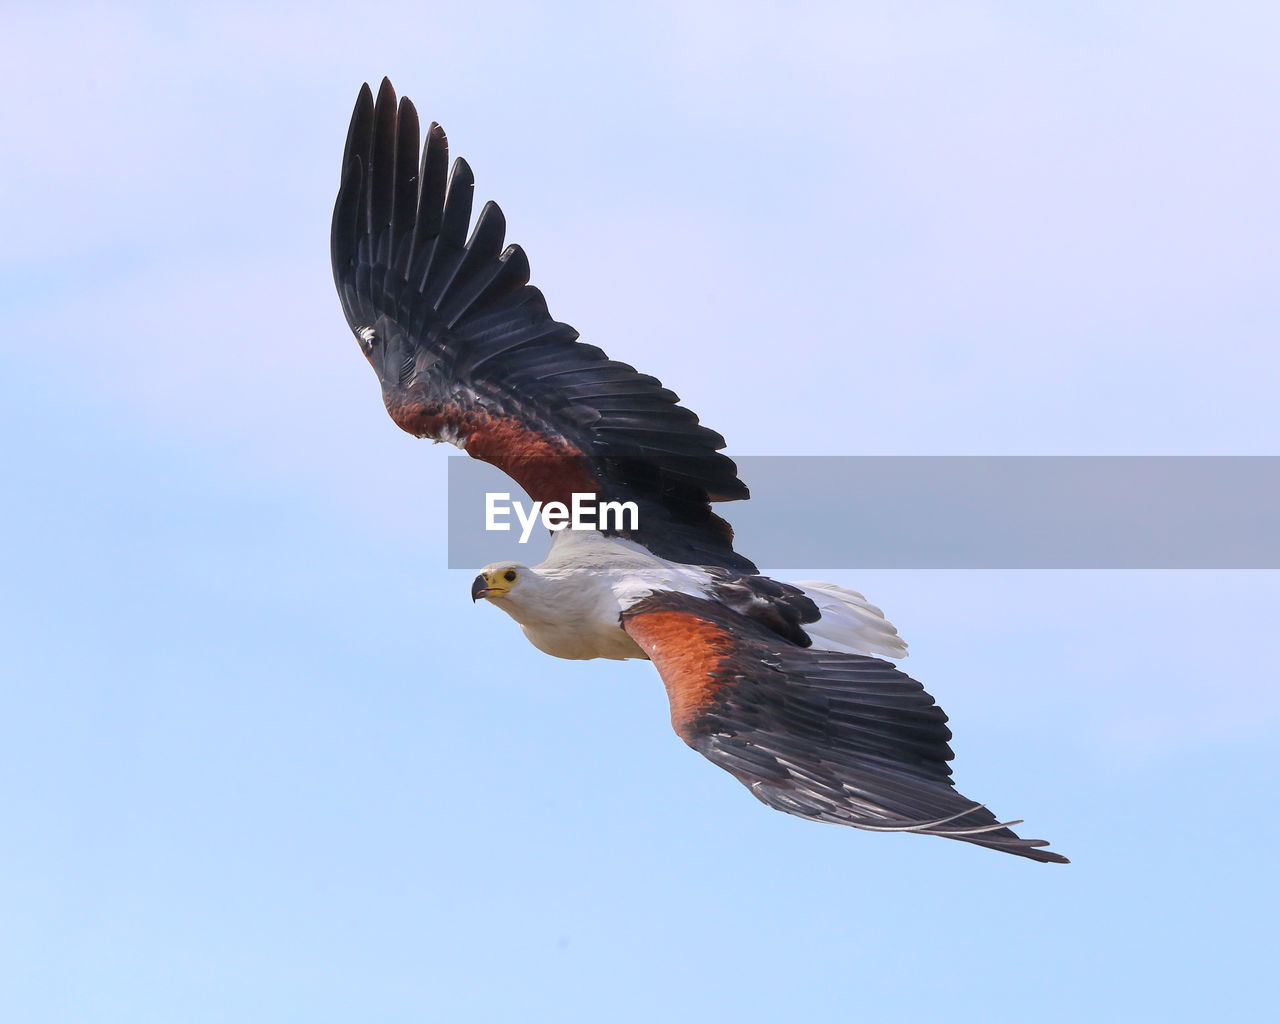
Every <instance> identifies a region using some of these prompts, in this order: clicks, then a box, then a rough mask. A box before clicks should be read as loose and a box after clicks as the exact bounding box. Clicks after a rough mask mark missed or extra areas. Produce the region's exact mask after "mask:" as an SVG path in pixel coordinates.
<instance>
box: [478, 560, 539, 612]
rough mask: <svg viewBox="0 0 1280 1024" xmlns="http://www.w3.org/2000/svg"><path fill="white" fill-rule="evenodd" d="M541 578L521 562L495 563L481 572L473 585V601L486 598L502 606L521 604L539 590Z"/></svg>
mask: <svg viewBox="0 0 1280 1024" xmlns="http://www.w3.org/2000/svg"><path fill="white" fill-rule="evenodd" d="M541 581H542V579H541V577H540V576H539V575H538V573H537V572H535V571H534V570H533V569H530V568H529V567H528V566H527V565H521V564H520V563H519V562H493V563H491V564H490V565H486V566H485V567H484V568H483V569H481V570H480V575H479V576H477V577H476V578H475V579H474V580H473V581H472V583H471V600H472V601H478V600H479V599H480V598H482V597H483V598H484V599H485V600H486V601H492V602H493V603H495V604H498V605H499V606H501V605H502V604H504V603H507V602H510V603H511V604H513V605H518V604H520V603H521V601H522V599H527V598H529V597H531V596H532V595H533V593H534V592H535V591H536V590H537V589H538V584H539V583H540V582H541Z"/></svg>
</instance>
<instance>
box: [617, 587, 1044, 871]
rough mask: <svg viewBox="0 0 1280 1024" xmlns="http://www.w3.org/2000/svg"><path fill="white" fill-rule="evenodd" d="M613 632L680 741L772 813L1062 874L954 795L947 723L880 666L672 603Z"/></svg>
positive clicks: (730, 616) (678, 598)
mask: <svg viewBox="0 0 1280 1024" xmlns="http://www.w3.org/2000/svg"><path fill="white" fill-rule="evenodd" d="M622 625H623V628H624V629H625V630H626V631H627V633H628V634H630V635H631V637H632V638H633V639H634V640H635V641H636V643H637V644H639V645H640V647H641V649H643V650H644V652H645V653H646V654H647V655H648V656H649V658H650V660H652V661H653V663H654V665H655V666H656V668H657V669H658V673H659V674H660V675H661V676H662V681H663V683H665V684H666V688H667V695H668V697H669V699H670V702H671V722H672V725H673V726H674V727H675V730H676V732H677V733H678V734H679V736H680V737H681V739H683V740H684V741H685V742H686V743H687V744H689V746H691V747H692V748H693V749H694V750H696V751H698V752H699V753H700V754H702V755H704V756H705V757H707V758H708V759H710V760H711V761H712V762H714V763H715V764H717V765H719V766H720V767H721V768H723V769H725V770H726V771H727V772H729V773H730V774H731V775H733V776H735V777H736V778H737V779H738V780H739V781H740V782H742V783H743V784H744V785H745V786H746V787H747V788H748V789H750V790H751V792H752V793H753V794H754V795H755V796H756V797H757V798H758V799H760V800H761V801H763V802H764V803H766V804H768V805H769V806H770V807H774V808H777V809H778V810H780V811H786V812H787V813H788V814H795V815H798V816H800V817H802V818H810V819H812V820H814V821H826V822H833V823H836V824H840V825H851V826H853V827H854V828H860V829H867V830H870V831H879V832H918V833H922V834H925V835H934V836H945V837H946V838H948V839H959V840H962V841H964V842H968V843H975V844H977V845H978V846H985V847H987V848H989V849H992V850H1000V851H1003V852H1005V853H1013V854H1017V855H1018V856H1021V857H1029V858H1030V859H1032V860H1038V861H1044V862H1054V863H1066V862H1067V859H1066V858H1065V857H1063V856H1061V855H1060V854H1057V853H1053V852H1051V851H1048V850H1043V849H1040V847H1043V846H1047V845H1048V843H1047V842H1046V841H1044V840H1041V839H1022V838H1020V837H1019V836H1017V835H1016V834H1015V833H1014V832H1013V831H1012V830H1010V829H1009V828H1008V825H1010V824H1013V825H1016V824H1018V822H1008V823H1002V822H1000V821H998V820H997V819H996V818H995V816H994V815H992V813H991V812H990V811H988V810H987V809H986V808H985V807H984V806H983V805H981V804H976V803H974V802H973V801H972V800H969V799H967V798H965V797H963V796H961V795H960V794H959V793H957V792H956V790H955V788H954V786H953V784H952V782H951V768H950V766H949V765H948V764H947V762H948V761H949V760H950V759H951V756H952V754H951V748H950V746H948V741H949V740H950V739H951V730H950V729H948V728H947V725H946V721H947V716H946V715H945V714H944V713H943V711H942V709H941V708H939V707H938V706H937V705H936V704H935V703H934V702H933V698H932V697H931V696H930V695H929V694H927V693H926V692H925V691H924V687H922V686H921V685H920V684H919V683H918V682H916V681H915V680H914V679H912V678H911V677H910V676H907V675H905V674H904V673H902V672H900V671H898V669H896V668H895V667H894V666H893V665H890V664H889V663H888V662H885V661H881V660H879V659H878V658H869V657H864V656H862V655H856V654H836V653H829V652H826V651H817V650H812V649H805V648H801V647H797V646H795V645H794V644H791V643H788V642H787V641H786V640H784V639H782V638H780V637H778V636H777V635H775V634H773V633H771V632H769V631H768V630H767V629H765V628H764V627H762V626H760V625H759V624H757V623H755V622H753V621H751V620H750V619H747V618H745V617H744V616H742V615H739V614H738V613H736V612H734V611H732V610H730V609H727V608H725V607H723V606H722V605H719V604H717V603H716V602H714V601H708V600H703V599H700V598H695V597H689V596H687V595H684V594H675V593H670V592H659V593H654V594H651V595H650V596H648V597H645V598H643V599H641V600H640V601H639V602H637V603H636V604H634V605H632V606H631V607H630V608H628V609H627V610H626V612H624V613H623V622H622Z"/></svg>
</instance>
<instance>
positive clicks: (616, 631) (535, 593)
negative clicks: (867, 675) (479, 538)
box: [476, 530, 906, 661]
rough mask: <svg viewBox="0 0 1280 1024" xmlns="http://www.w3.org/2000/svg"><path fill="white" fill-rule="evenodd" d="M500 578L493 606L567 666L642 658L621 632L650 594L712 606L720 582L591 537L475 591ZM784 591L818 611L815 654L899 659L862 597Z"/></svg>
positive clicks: (571, 534)
mask: <svg viewBox="0 0 1280 1024" xmlns="http://www.w3.org/2000/svg"><path fill="white" fill-rule="evenodd" d="M507 571H513V572H516V573H517V579H518V581H519V585H518V586H513V587H511V588H510V589H507V590H504V591H503V592H502V597H501V599H500V600H495V601H494V603H495V604H496V605H497V606H498V607H499V608H501V609H502V610H503V611H504V612H506V613H507V614H508V615H510V616H511V617H512V618H513V619H515V620H516V622H518V623H519V624H520V628H521V629H522V630H523V631H524V635H525V636H526V637H528V638H529V642H530V643H532V644H533V646H534V647H536V648H538V650H540V651H542V652H544V653H545V654H550V655H551V656H552V657H556V658H567V659H570V660H583V659H591V658H607V659H612V660H617V661H621V660H624V659H627V658H648V655H647V654H645V652H644V651H643V650H642V649H641V647H640V645H639V644H637V643H636V642H635V640H634V639H632V637H631V635H630V634H629V633H627V631H626V630H625V629H623V628H622V625H621V623H622V619H623V616H624V615H625V614H626V613H627V612H628V611H629V610H630V609H631V608H632V607H633V606H635V605H636V604H638V603H639V602H640V601H642V600H644V599H645V598H647V597H649V596H651V595H653V594H662V593H674V594H683V595H685V596H688V597H694V598H699V599H709V600H715V599H716V597H717V590H718V587H720V586H721V584H722V582H723V581H722V580H720V579H717V574H716V573H714V572H713V571H711V570H709V569H707V568H705V567H702V566H696V565H686V564H683V563H680V562H672V561H669V560H667V559H665V558H660V557H658V556H657V555H655V554H653V553H652V552H651V551H649V550H648V549H647V548H645V547H643V546H641V545H640V544H637V543H635V542H634V541H631V540H627V539H626V538H623V537H606V536H604V535H602V534H600V533H598V532H596V531H594V530H581V531H577V530H564V531H561V532H559V533H557V534H555V535H554V538H553V539H552V542H551V550H550V551H549V552H548V553H547V558H546V560H545V561H543V562H542V563H540V564H538V565H535V566H532V567H527V566H522V565H518V564H513V563H509V562H502V563H495V564H493V565H488V566H485V567H484V569H482V570H481V573H480V576H479V577H477V579H476V586H477V589H484V590H491V589H492V588H491V587H490V586H489V584H490V583H498V584H500V585H501V584H502V583H503V582H504V581H503V580H502V579H501V577H502V574H503V573H504V572H507ZM482 581H483V582H484V583H485V584H486V585H485V586H484V587H483V588H481V587H480V586H479V585H480V583H481V582H482ZM769 582H774V581H769ZM791 586H795V587H797V588H799V589H800V590H801V591H803V592H804V594H805V595H806V596H807V597H809V598H810V599H815V603H817V604H818V609H819V612H820V613H821V614H820V617H819V618H817V619H815V620H814V621H813V622H812V623H809V624H807V632H808V633H809V634H810V639H811V641H812V642H811V646H812V648H813V649H814V650H824V651H833V652H843V653H851V654H871V655H880V656H881V657H891V658H902V657H906V644H905V643H903V642H902V641H901V639H900V638H899V637H898V631H897V630H896V629H894V628H893V626H892V624H890V623H889V622H888V621H887V620H886V619H885V618H884V614H883V613H882V612H881V611H880V609H879V608H877V607H875V606H874V605H872V604H870V603H868V602H867V600H866V599H865V598H864V597H863V596H862V595H861V594H859V593H857V592H856V591H852V590H844V589H843V588H840V587H836V586H834V585H833V584H830V583H819V582H811V583H810V582H806V583H800V584H791Z"/></svg>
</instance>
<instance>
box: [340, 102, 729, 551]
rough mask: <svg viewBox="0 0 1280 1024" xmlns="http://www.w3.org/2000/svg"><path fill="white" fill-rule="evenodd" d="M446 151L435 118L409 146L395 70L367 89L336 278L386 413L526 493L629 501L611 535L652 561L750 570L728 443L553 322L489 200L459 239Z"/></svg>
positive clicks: (463, 199) (349, 152) (466, 190)
mask: <svg viewBox="0 0 1280 1024" xmlns="http://www.w3.org/2000/svg"><path fill="white" fill-rule="evenodd" d="M419 156H421V160H419ZM448 160H449V152H448V143H447V141H446V140H445V135H444V131H443V130H442V129H441V128H440V126H439V125H437V124H434V123H433V124H432V125H431V127H430V128H429V129H428V131H427V135H426V143H425V145H424V146H423V148H422V150H421V154H420V153H419V130H418V115H417V113H416V112H415V110H414V108H413V104H411V103H410V102H409V101H408V100H407V99H402V100H400V101H399V103H398V104H397V101H396V94H395V91H394V90H393V89H392V88H391V84H390V83H389V82H388V81H386V80H385V79H384V80H383V82H382V87H381V89H380V90H379V92H378V98H377V101H376V102H375V101H374V98H373V94H372V92H371V91H370V89H369V87H368V86H367V85H366V86H364V87H363V88H362V89H361V91H360V95H359V98H358V100H357V101H356V107H355V112H354V113H353V114H352V117H351V127H350V129H349V131H348V134H347V145H346V151H345V153H344V155H343V160H342V184H341V187H340V189H339V192H338V199H337V203H336V205H335V207H334V211H333V232H332V242H331V248H332V257H333V274H334V280H335V282H336V284H337V287H338V295H339V297H340V298H341V300H342V308H343V311H344V312H345V313H346V316H347V322H348V323H349V324H350V325H351V329H352V331H353V332H354V333H355V335H356V337H357V338H358V339H359V341H360V345H361V348H362V350H363V351H364V354H365V356H366V357H367V358H368V360H369V362H370V364H371V365H372V366H373V368H374V370H375V371H377V374H378V379H379V380H380V382H381V384H382V394H383V400H384V402H385V404H386V407H387V411H388V412H389V413H390V414H391V418H392V419H393V420H395V422H396V423H397V424H398V425H399V426H400V427H402V428H403V429H404V430H406V431H408V432H409V433H412V434H416V435H417V436H419V437H430V438H434V439H436V440H444V441H451V442H453V443H454V444H457V445H459V446H460V447H462V448H464V449H465V450H466V452H467V453H468V454H469V455H471V456H472V457H473V458H477V459H481V460H482V461H485V462H489V463H491V464H493V465H495V466H497V467H498V468H499V469H501V470H502V471H503V472H505V473H507V475H509V476H511V477H512V478H513V479H514V480H515V481H516V482H517V483H518V484H520V486H521V487H523V488H524V489H525V491H526V492H527V493H528V494H529V495H530V497H532V498H533V499H535V500H537V501H543V502H549V501H559V502H563V503H565V504H566V505H568V504H570V502H571V496H572V495H573V494H574V493H585V494H593V495H596V496H597V497H598V498H599V499H601V500H607V501H635V502H636V503H637V505H638V506H639V510H640V515H639V517H638V518H639V529H638V530H635V531H623V530H618V531H615V532H618V533H622V534H623V535H625V536H630V537H632V539H634V540H637V541H639V542H640V543H641V544H644V545H645V546H647V547H648V548H650V550H652V551H654V552H655V553H656V554H658V555H660V556H662V557H665V558H669V559H672V560H674V561H679V562H686V563H692V564H698V565H718V566H722V567H724V568H726V569H731V570H735V571H741V572H754V571H755V566H753V565H752V564H751V562H750V561H749V560H748V559H746V558H744V557H743V556H742V555H739V554H738V553H736V552H735V551H734V550H733V531H732V530H731V529H730V528H729V525H728V524H727V523H726V522H725V521H724V520H723V519H721V518H720V517H719V516H717V515H715V514H714V513H713V512H712V511H711V502H713V501H731V500H734V499H737V498H745V497H747V496H748V492H747V489H746V487H745V486H744V485H743V484H742V482H741V481H740V480H739V479H738V476H737V467H736V466H735V465H734V464H733V461H732V460H731V459H729V458H728V457H727V456H725V455H723V454H721V452H720V449H721V448H723V447H724V438H722V437H721V436H720V435H719V434H717V433H716V432H715V431H713V430H709V429H708V428H706V427H704V426H702V425H701V424H700V423H699V422H698V417H697V416H695V415H694V414H693V413H692V412H690V411H689V410H688V409H686V408H684V407H683V406H682V405H680V404H679V398H678V397H677V396H676V395H675V394H674V393H673V392H671V391H669V390H667V389H666V388H664V387H663V386H662V384H661V382H660V381H658V380H657V379H655V378H654V377H650V376H648V375H646V374H642V373H638V372H637V371H636V370H635V369H634V368H633V367H631V366H628V365H627V364H626V363H620V362H617V361H615V360H612V359H610V358H609V357H608V356H606V355H605V353H604V352H602V351H601V350H600V349H598V348H595V347H594V346H591V345H584V344H582V343H581V342H579V341H577V337H578V332H577V331H575V330H574V329H573V328H572V327H570V326H569V325H568V324H563V323H560V322H558V321H556V320H554V319H552V317H551V314H550V313H549V312H548V311H547V304H546V301H545V300H544V299H543V297H542V293H541V292H540V291H538V289H537V288H533V287H531V286H530V285H529V283H528V282H529V261H528V260H527V259H526V258H525V254H524V252H523V250H521V249H520V247H519V246H516V245H510V246H506V247H505V248H504V244H503V242H504V235H505V233H506V223H505V220H504V218H503V216H502V211H501V210H500V209H498V207H497V205H496V204H494V203H487V204H485V207H484V209H482V210H481V211H480V216H479V217H478V218H477V220H476V223H475V228H474V229H473V230H472V231H471V235H470V238H468V237H467V229H468V226H469V223H470V220H471V198H472V186H473V178H472V175H471V169H470V168H469V167H468V166H467V164H466V163H465V161H462V160H458V161H457V162H456V163H455V164H454V167H453V170H452V172H451V173H449V172H448Z"/></svg>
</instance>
